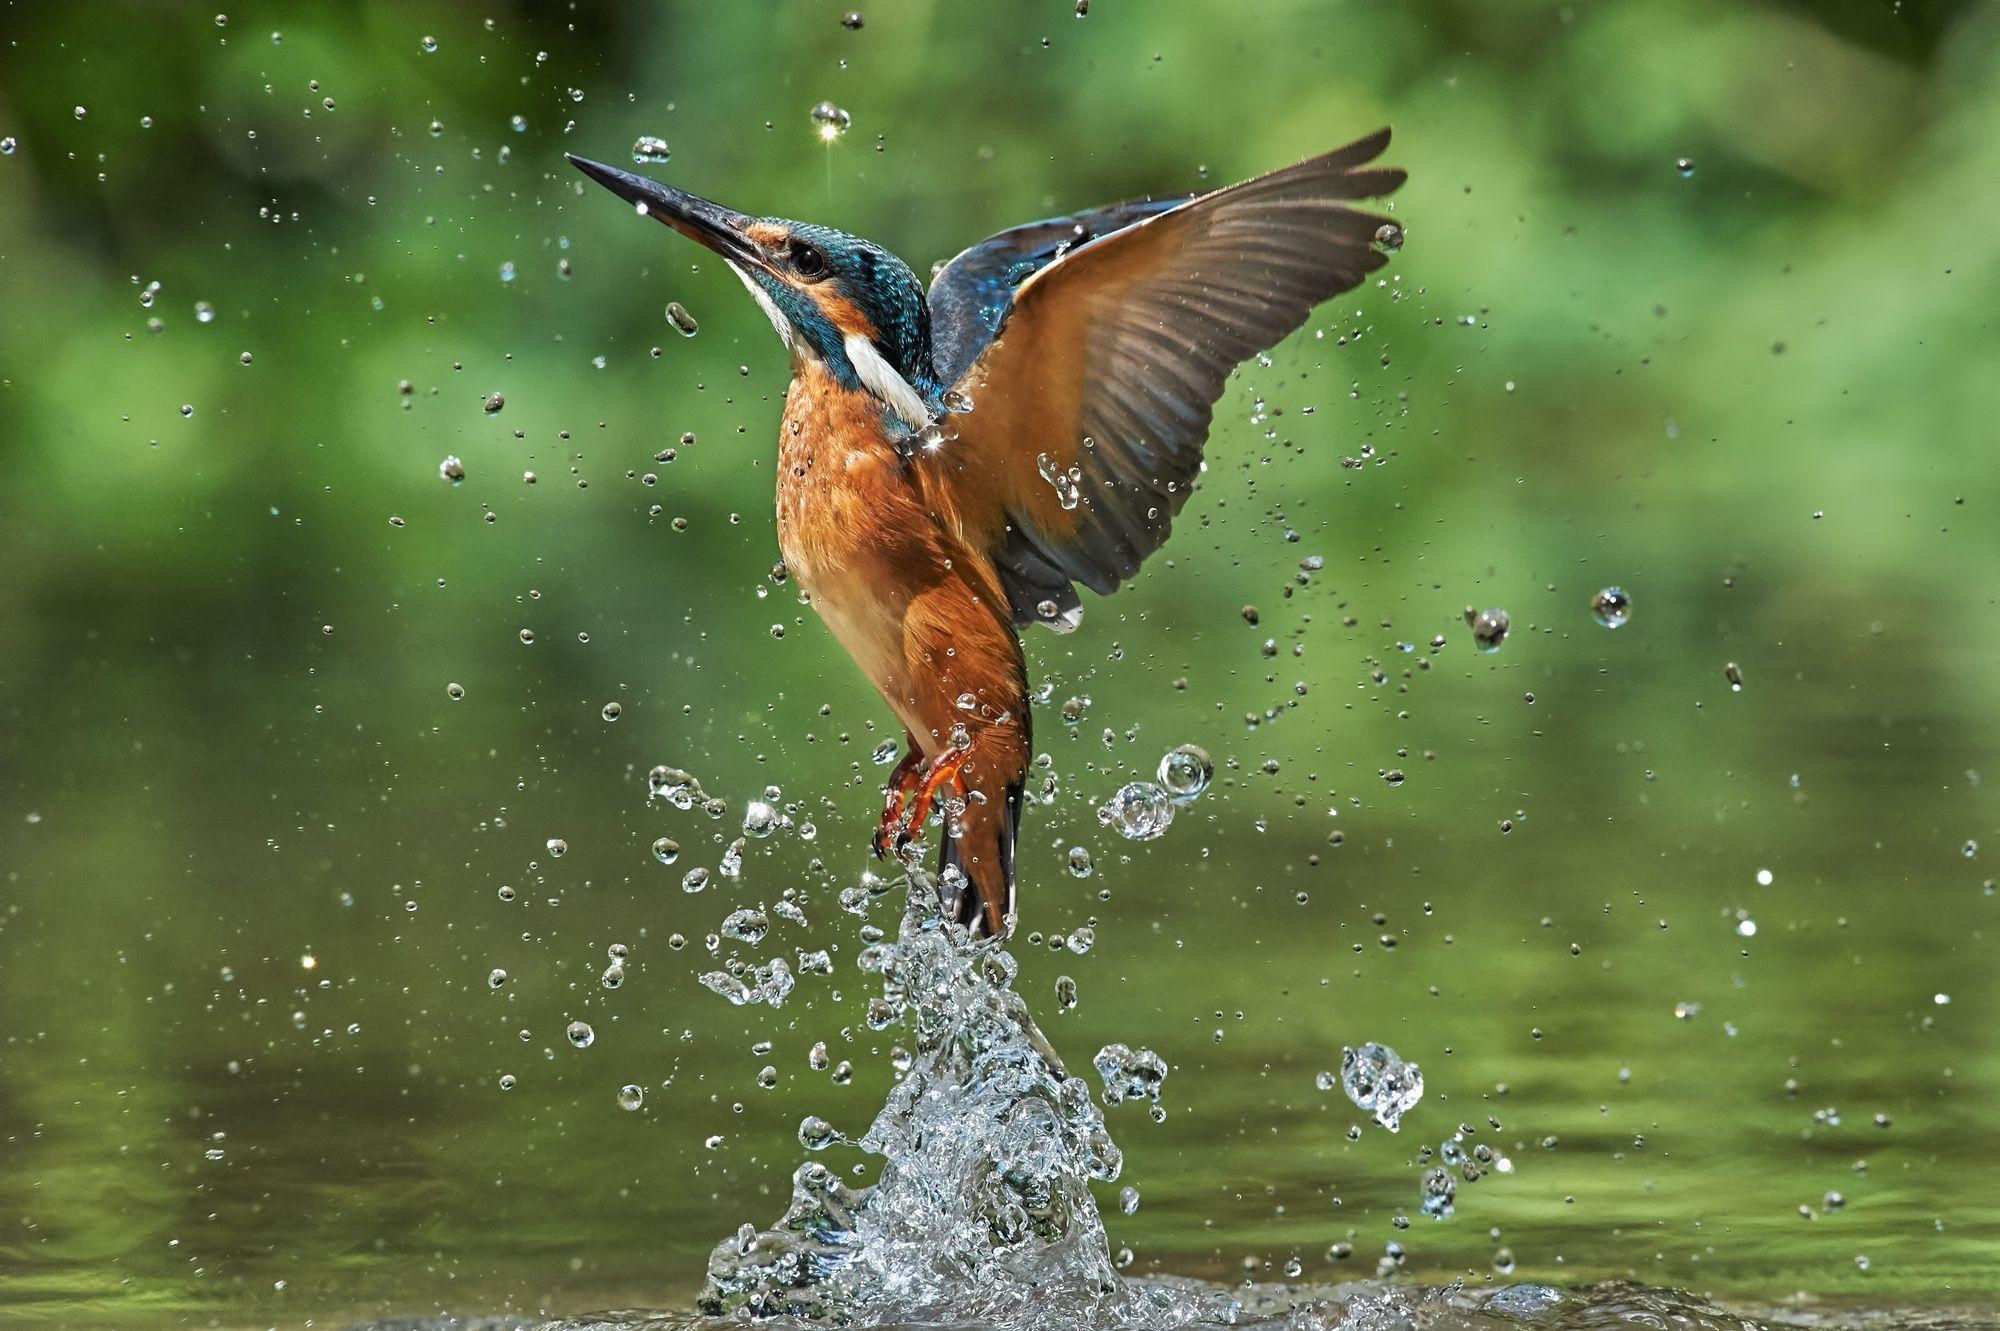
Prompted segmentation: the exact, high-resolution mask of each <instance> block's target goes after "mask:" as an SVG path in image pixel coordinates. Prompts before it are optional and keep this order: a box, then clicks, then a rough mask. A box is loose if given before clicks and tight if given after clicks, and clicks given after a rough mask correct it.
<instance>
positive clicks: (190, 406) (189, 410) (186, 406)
mask: <svg viewBox="0 0 2000 1331" xmlns="http://www.w3.org/2000/svg"><path fill="white" fill-rule="evenodd" d="M192 415H194V403H192V402H183V403H181V419H182V420H186V419H187V418H188V417H190V416H192Z"/></svg>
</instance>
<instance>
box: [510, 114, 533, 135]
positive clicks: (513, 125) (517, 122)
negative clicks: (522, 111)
mask: <svg viewBox="0 0 2000 1331" xmlns="http://www.w3.org/2000/svg"><path fill="white" fill-rule="evenodd" d="M507 125H508V128H510V129H512V130H513V131H514V132H515V133H516V134H525V133H527V132H528V118H527V117H526V116H515V117H514V118H513V119H512V120H509V121H508V122H507Z"/></svg>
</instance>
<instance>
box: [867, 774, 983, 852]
mask: <svg viewBox="0 0 2000 1331" xmlns="http://www.w3.org/2000/svg"><path fill="white" fill-rule="evenodd" d="M966 757H967V751H966V750H964V749H958V748H952V749H946V750H945V751H944V752H943V753H941V754H939V755H938V756H937V758H936V759H935V760H933V761H932V763H931V764H930V766H928V767H926V768H925V769H924V774H923V777H922V778H921V779H920V780H917V781H916V782H914V783H913V784H914V786H915V790H914V792H913V793H908V794H906V793H904V792H901V791H898V792H897V793H896V795H895V797H893V799H892V801H891V802H892V803H894V804H895V805H897V806H898V807H897V808H896V809H895V810H894V815H895V816H894V818H893V820H892V818H891V811H890V810H886V809H885V810H884V811H883V813H882V826H881V828H880V829H878V830H877V832H876V833H875V836H876V846H877V853H878V854H879V853H880V852H881V849H882V847H883V846H884V844H885V843H886V846H887V848H888V849H889V850H890V851H891V852H893V853H894V854H895V855H896V857H897V858H898V859H900V858H902V855H903V852H904V850H905V849H907V848H908V847H909V845H910V843H911V842H913V841H920V840H922V839H923V835H924V824H925V823H927V822H929V821H930V816H931V806H932V805H933V804H935V803H936V802H937V797H938V792H939V791H941V790H943V789H945V788H946V787H947V786H949V787H950V788H951V789H952V790H953V791H954V792H955V793H957V794H959V795H964V794H965V793H966V790H965V783H964V782H962V781H961V780H959V776H958V769H959V768H960V767H962V766H964V765H965V760H966Z"/></svg>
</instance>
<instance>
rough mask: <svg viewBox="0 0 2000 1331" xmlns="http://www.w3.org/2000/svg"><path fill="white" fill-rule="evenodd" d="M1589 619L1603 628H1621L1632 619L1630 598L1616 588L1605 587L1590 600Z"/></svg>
mask: <svg viewBox="0 0 2000 1331" xmlns="http://www.w3.org/2000/svg"><path fill="white" fill-rule="evenodd" d="M1590 617H1591V618H1592V619H1595V620H1596V621H1597V622H1598V623H1600V624H1602V625H1603V626H1604V627H1605V628H1608V629H1615V628H1623V627H1624V625H1625V622H1626V621H1627V620H1629V619H1631V618H1632V598H1631V597H1629V596H1627V595H1626V594H1625V593H1624V591H1623V590H1622V589H1620V588H1617V587H1606V588H1605V589H1604V590H1602V591H1600V592H1598V593H1597V595H1595V596H1593V597H1591V598H1590Z"/></svg>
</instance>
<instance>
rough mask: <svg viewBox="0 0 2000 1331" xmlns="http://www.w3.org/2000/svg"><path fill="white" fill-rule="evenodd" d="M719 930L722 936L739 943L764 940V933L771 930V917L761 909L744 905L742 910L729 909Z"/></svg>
mask: <svg viewBox="0 0 2000 1331" xmlns="http://www.w3.org/2000/svg"><path fill="white" fill-rule="evenodd" d="M719 932H720V933H721V934H722V936H723V937H724V938H731V939H734V940H736V941H737V942H739V943H761V942H763V941H764V935H766V934H768V933H770V932H771V917H770V916H768V915H766V914H765V913H764V912H763V911H761V910H754V909H751V908H750V907H747V906H746V907H744V908H743V909H742V910H735V911H731V912H730V913H729V916H728V918H726V919H724V920H723V922H722V928H721V929H720V931H719Z"/></svg>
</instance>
